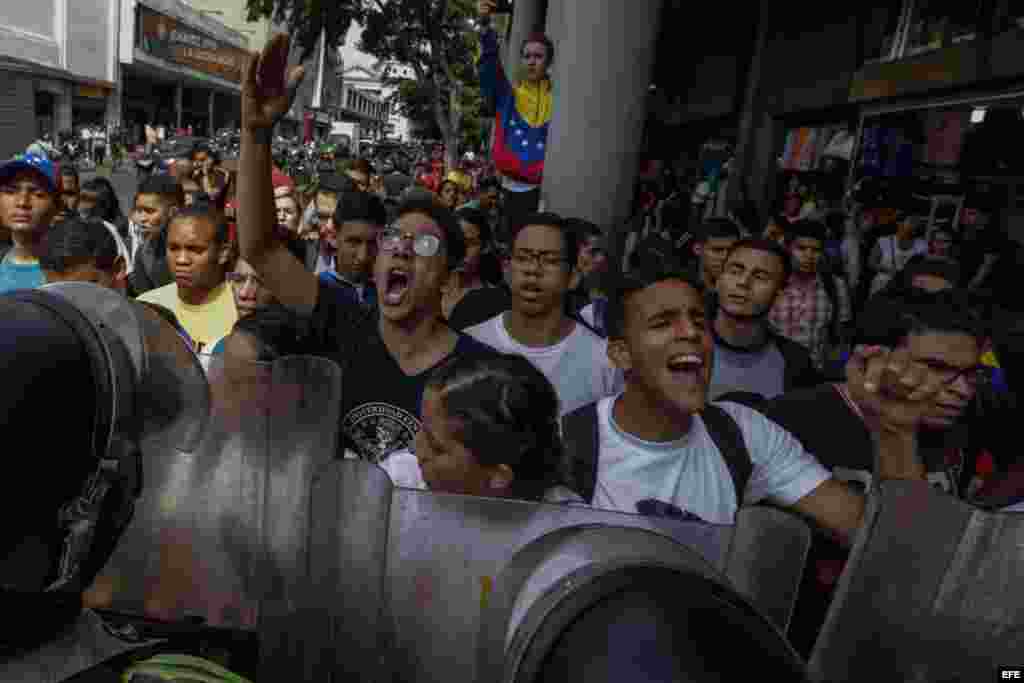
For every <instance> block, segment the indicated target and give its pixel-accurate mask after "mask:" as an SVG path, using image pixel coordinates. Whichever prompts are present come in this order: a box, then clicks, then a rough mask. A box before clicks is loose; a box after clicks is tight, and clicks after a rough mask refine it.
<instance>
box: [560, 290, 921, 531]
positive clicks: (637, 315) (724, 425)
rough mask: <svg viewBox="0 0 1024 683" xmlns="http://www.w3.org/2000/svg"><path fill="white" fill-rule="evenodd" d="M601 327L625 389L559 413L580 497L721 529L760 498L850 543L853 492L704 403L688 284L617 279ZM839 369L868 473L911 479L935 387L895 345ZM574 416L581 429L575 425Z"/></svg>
mask: <svg viewBox="0 0 1024 683" xmlns="http://www.w3.org/2000/svg"><path fill="white" fill-rule="evenodd" d="M608 333H609V346H608V355H609V357H610V358H611V359H612V361H613V362H614V363H615V365H616V366H618V367H619V368H620V369H622V370H624V371H625V372H626V389H625V391H624V392H623V393H622V394H619V395H617V396H613V397H609V398H606V399H603V400H601V401H599V402H598V403H597V404H594V405H593V406H586V407H584V408H582V409H580V410H579V411H577V412H575V413H573V414H570V415H568V416H566V418H565V419H564V420H563V434H564V435H565V439H566V444H567V447H568V449H569V452H570V453H573V454H574V459H575V461H576V463H577V467H575V468H574V471H576V472H577V473H583V474H581V475H578V481H577V483H576V488H577V492H578V493H580V494H581V495H582V496H583V498H584V499H585V500H587V501H589V502H591V503H592V504H593V505H595V506H597V507H602V508H607V509H613V510H620V511H623V512H631V513H637V512H639V513H641V514H655V515H659V514H661V515H667V516H672V517H676V518H691V519H699V520H703V521H705V522H710V523H713V524H733V523H734V521H735V516H736V511H737V509H738V508H739V507H740V506H741V505H745V504H754V503H756V502H758V501H760V500H763V499H770V500H773V501H775V502H776V503H778V504H780V505H782V506H784V507H787V508H790V509H792V510H794V511H796V512H798V513H800V514H802V515H804V516H806V517H808V518H810V519H811V520H813V521H814V522H816V523H817V524H818V525H820V526H821V527H823V528H825V529H828V530H830V531H832V532H833V533H835V534H836V535H837V536H838V537H839V538H841V539H844V540H845V541H846V542H847V543H848V542H850V540H852V537H853V536H854V534H855V533H856V532H857V530H858V528H859V526H860V523H861V518H862V516H863V512H864V499H863V497H862V496H861V495H859V494H857V493H855V492H854V491H853V490H851V489H850V488H848V487H847V486H845V485H844V484H842V483H840V482H838V481H836V480H835V479H832V478H831V477H830V475H829V473H828V471H827V470H826V469H825V468H824V467H823V466H822V465H821V464H820V463H819V462H818V461H817V460H815V459H814V458H813V457H812V456H811V455H810V454H808V453H807V451H805V450H804V449H803V448H802V447H801V445H800V443H799V442H798V441H797V440H796V439H795V438H794V437H793V436H792V435H790V434H789V433H788V432H786V431H784V430H783V429H782V428H781V427H779V426H778V425H776V424H775V423H773V422H771V421H770V420H768V419H767V418H765V417H764V416H762V415H760V414H759V413H757V412H754V411H753V410H751V409H749V408H746V407H745V406H742V405H739V404H735V403H728V402H723V403H721V404H710V405H709V404H708V403H707V388H708V381H709V375H710V371H711V363H712V358H711V355H712V339H711V335H710V333H709V331H708V323H707V321H706V319H705V303H704V299H703V296H702V292H701V288H700V285H699V284H698V283H697V282H695V281H693V280H690V279H689V278H688V276H686V275H682V274H679V273H677V272H669V271H665V272H652V273H640V274H639V275H638V276H635V277H634V276H629V277H627V278H625V279H623V280H622V281H621V282H620V283H619V284H618V286H617V287H616V288H615V290H614V292H613V293H612V297H611V300H610V301H609V309H608ZM847 371H848V374H849V377H850V383H851V386H853V387H854V392H855V393H856V394H857V395H858V397H860V398H861V399H862V401H863V403H864V405H865V415H866V419H867V421H868V423H869V424H870V425H871V427H870V428H871V430H872V433H873V434H874V435H875V437H876V445H877V448H878V456H879V458H878V461H879V463H880V470H879V476H880V478H885V479H923V477H924V472H923V469H922V468H920V466H919V465H918V463H917V460H916V430H917V428H918V426H919V424H920V423H921V419H922V416H923V414H924V413H925V412H926V409H927V406H928V405H929V403H928V400H927V399H928V398H930V397H931V396H932V395H934V393H935V392H936V391H938V385H937V383H935V382H932V381H931V380H932V379H933V378H931V377H927V376H926V375H925V374H924V373H922V372H921V371H920V368H919V367H918V366H916V365H914V364H912V363H909V362H908V358H907V353H906V352H905V351H903V350H899V351H893V352H889V350H887V349H883V348H871V349H858V353H856V354H855V355H854V357H853V359H852V360H851V362H850V365H849V367H848V370H847ZM584 415H588V417H586V418H585V419H584V417H583V416H584ZM583 421H589V425H588V426H587V427H586V428H583V429H581V422H583ZM590 430H594V431H590ZM591 434H592V435H593V436H590V435H591ZM588 439H589V440H591V441H592V442H594V443H595V445H596V449H590V448H588V447H587V441H588ZM595 451H596V452H595ZM587 464H589V466H590V468H589V469H588V467H587V466H586V465H587Z"/></svg>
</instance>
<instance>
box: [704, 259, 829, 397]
mask: <svg viewBox="0 0 1024 683" xmlns="http://www.w3.org/2000/svg"><path fill="white" fill-rule="evenodd" d="M791 272H792V266H791V265H790V261H789V255H788V254H786V251H785V250H784V249H783V248H782V247H780V246H779V245H778V244H777V243H776V242H772V241H770V240H766V239H746V240H741V241H740V242H737V243H736V245H735V246H733V248H732V250H731V251H730V252H729V256H728V257H726V259H725V265H724V266H723V268H722V274H721V275H719V277H718V280H717V282H716V283H715V285H716V292H717V294H718V298H717V300H718V307H717V312H716V315H715V319H714V322H713V324H712V334H713V335H714V339H715V354H714V369H713V370H712V372H711V386H710V388H709V389H708V395H709V396H710V397H711V400H717V399H718V398H719V397H720V396H722V395H723V394H726V393H730V392H736V391H739V392H746V393H751V394H757V395H758V396H760V397H762V398H774V397H776V396H778V395H779V394H781V393H783V392H784V391H789V390H790V389H795V388H801V387H809V386H814V385H815V384H817V383H818V382H819V381H820V379H821V378H820V377H819V375H818V373H817V372H816V371H815V370H814V366H813V365H812V364H811V358H810V356H809V355H808V353H807V350H806V349H804V348H803V347H802V346H800V345H799V344H796V343H795V342H791V341H790V340H788V339H786V338H785V337H781V336H779V335H778V334H776V332H775V331H774V330H773V329H772V327H771V325H769V324H768V313H769V312H770V311H771V308H772V304H774V303H775V299H776V297H777V296H778V295H779V292H781V291H782V289H783V288H784V287H785V286H786V282H787V281H788V280H789V277H790V274H791Z"/></svg>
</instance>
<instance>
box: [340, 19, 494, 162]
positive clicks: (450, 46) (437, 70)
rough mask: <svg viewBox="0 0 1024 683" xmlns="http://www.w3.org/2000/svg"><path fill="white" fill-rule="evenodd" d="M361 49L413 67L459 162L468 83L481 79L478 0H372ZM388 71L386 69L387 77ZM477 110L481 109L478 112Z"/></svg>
mask: <svg viewBox="0 0 1024 683" xmlns="http://www.w3.org/2000/svg"><path fill="white" fill-rule="evenodd" d="M366 1H367V11H366V13H365V15H364V21H363V25H364V27H365V30H364V31H363V37H362V41H361V44H360V49H362V50H364V51H366V52H368V53H370V54H372V55H373V56H375V57H377V58H378V59H380V60H381V61H383V62H384V63H386V64H402V65H406V66H409V67H410V68H412V70H413V72H414V73H415V74H416V80H417V81H418V82H419V83H426V84H429V85H430V89H429V90H427V92H428V93H429V95H430V100H431V102H430V104H431V109H432V111H433V115H434V120H435V121H436V122H437V126H438V128H440V130H441V138H442V139H443V140H444V142H445V148H446V161H447V163H448V165H449V166H451V165H453V164H454V163H455V160H456V159H457V155H458V152H459V145H460V142H462V133H463V125H464V122H465V120H466V112H467V110H466V104H467V103H466V98H467V88H472V87H474V86H475V85H476V83H477V73H476V64H475V62H476V60H475V57H476V54H477V53H478V51H479V40H478V38H477V34H476V32H475V31H473V30H472V19H473V18H474V17H475V16H476V3H475V2H474V0H366ZM387 76H388V74H386V77H387ZM473 113H474V114H475V113H476V112H475V111H474V112H473Z"/></svg>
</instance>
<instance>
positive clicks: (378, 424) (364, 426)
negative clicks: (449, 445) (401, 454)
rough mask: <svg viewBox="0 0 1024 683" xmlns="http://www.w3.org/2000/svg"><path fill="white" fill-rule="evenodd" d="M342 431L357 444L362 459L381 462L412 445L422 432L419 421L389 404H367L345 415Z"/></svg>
mask: <svg viewBox="0 0 1024 683" xmlns="http://www.w3.org/2000/svg"><path fill="white" fill-rule="evenodd" d="M341 430H342V431H343V432H344V433H345V434H346V435H348V437H349V438H350V439H351V440H352V442H353V443H354V444H355V446H356V450H357V451H358V452H359V455H360V457H362V458H363V459H364V460H368V461H370V462H373V463H379V462H380V461H381V460H384V459H385V458H386V457H388V456H389V455H391V454H392V453H394V452H396V451H399V450H402V449H403V448H408V447H409V446H411V445H412V442H413V439H415V438H416V433H417V432H419V430H420V421H419V420H418V419H417V418H416V416H415V415H412V414H410V413H409V412H407V411H405V410H402V409H401V408H399V407H397V406H393V405H391V404H389V403H364V404H363V405H361V406H358V407H357V408H355V409H354V410H352V411H350V412H349V414H348V415H346V416H345V418H344V419H343V420H342V421H341Z"/></svg>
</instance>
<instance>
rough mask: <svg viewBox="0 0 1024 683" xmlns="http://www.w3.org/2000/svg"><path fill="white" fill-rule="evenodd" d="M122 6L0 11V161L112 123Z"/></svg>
mask: <svg viewBox="0 0 1024 683" xmlns="http://www.w3.org/2000/svg"><path fill="white" fill-rule="evenodd" d="M120 10H121V0H73V1H71V0H33V1H32V2H4V3H0V158H5V157H10V156H11V155H12V154H15V153H17V152H22V151H24V150H25V148H26V147H27V146H28V145H29V144H31V143H32V141H33V140H35V139H36V138H38V137H40V136H42V135H46V134H56V133H58V132H63V131H68V132H70V131H71V130H72V129H73V128H75V127H78V126H84V125H99V126H102V125H104V124H105V123H112V122H115V121H116V120H117V119H118V118H119V115H118V107H117V98H116V88H117V80H118V64H117V61H118V60H117V51H118V44H117V39H118V26H119V23H120Z"/></svg>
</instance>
